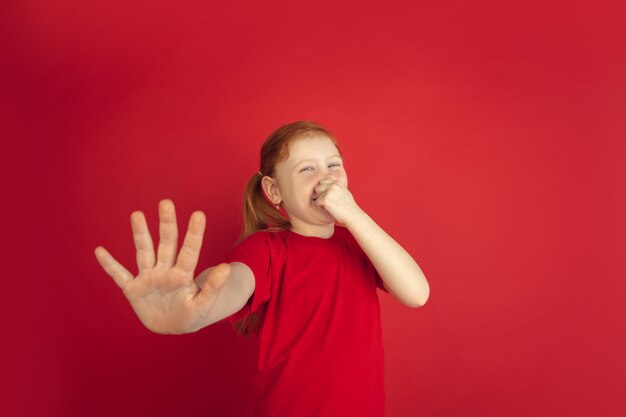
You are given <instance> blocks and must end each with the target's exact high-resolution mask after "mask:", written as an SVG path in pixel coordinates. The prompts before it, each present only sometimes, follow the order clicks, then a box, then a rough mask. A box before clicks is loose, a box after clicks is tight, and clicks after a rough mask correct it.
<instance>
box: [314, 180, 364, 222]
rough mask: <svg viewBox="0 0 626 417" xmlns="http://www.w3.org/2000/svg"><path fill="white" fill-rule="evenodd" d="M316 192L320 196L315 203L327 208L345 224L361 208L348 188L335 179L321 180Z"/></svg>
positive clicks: (336, 218)
mask: <svg viewBox="0 0 626 417" xmlns="http://www.w3.org/2000/svg"><path fill="white" fill-rule="evenodd" d="M315 193H316V194H317V195H318V198H317V200H315V201H314V202H313V204H314V205H315V206H317V207H320V208H323V209H325V210H326V211H327V212H329V213H330V214H331V215H332V216H333V217H334V218H335V220H337V221H338V222H339V223H341V224H343V225H345V224H346V223H347V222H348V221H349V220H350V219H351V218H352V217H354V216H355V215H357V214H358V213H359V211H360V210H361V208H360V207H359V206H358V205H357V204H356V201H354V197H353V196H352V193H351V192H350V191H349V190H348V188H347V187H346V186H345V185H343V184H342V183H341V182H339V181H337V180H335V179H332V178H324V179H323V180H321V181H320V182H319V183H318V184H317V185H316V186H315Z"/></svg>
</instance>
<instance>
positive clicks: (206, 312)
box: [94, 199, 254, 334]
mask: <svg viewBox="0 0 626 417" xmlns="http://www.w3.org/2000/svg"><path fill="white" fill-rule="evenodd" d="M159 217H160V226H159V232H160V235H161V240H160V242H159V247H158V254H157V256H155V253H154V247H153V243H152V238H151V237H150V232H149V230H148V226H147V224H146V220H145V217H144V215H143V213H142V212H140V211H136V212H133V213H132V214H131V227H132V229H133V237H134V241H135V246H136V248H137V266H138V268H139V274H138V275H137V276H136V277H134V278H133V275H132V274H131V273H130V272H129V271H128V270H127V269H126V268H124V267H123V266H122V265H121V264H119V263H118V262H117V261H116V260H115V259H114V258H113V257H112V256H111V255H110V254H109V252H108V251H107V250H106V249H104V248H103V247H102V246H98V247H97V248H96V249H95V251H94V252H95V255H96V258H97V260H98V262H99V263H100V265H101V266H102V268H103V269H104V270H105V272H106V273H107V274H109V275H110V276H111V277H112V278H113V279H114V281H115V283H116V284H117V285H118V286H119V287H120V288H121V289H122V291H123V292H124V295H125V296H126V298H127V299H128V301H129V302H130V304H131V306H132V308H133V310H134V311H135V313H136V314H137V316H138V317H139V319H140V320H141V322H142V323H143V324H144V325H145V326H146V327H147V328H148V329H150V330H152V331H153V332H155V333H163V334H181V333H191V332H195V331H197V330H199V329H201V328H203V327H206V326H208V325H210V324H212V323H215V322H216V321H218V320H221V319H222V318H224V317H227V316H229V315H231V314H233V313H235V312H236V311H238V310H239V309H241V307H242V306H243V305H244V304H245V303H246V301H247V300H248V298H250V295H251V294H252V292H253V291H254V275H253V273H252V271H251V270H250V269H249V268H248V267H247V266H246V265H244V264H242V263H238V262H234V263H232V264H228V263H221V264H218V265H216V266H214V267H211V268H208V269H207V270H205V271H204V272H203V273H202V274H200V275H201V276H199V277H198V278H197V279H194V276H193V273H194V270H195V268H196V265H197V263H198V257H199V254H200V247H201V246H202V238H203V235H204V228H205V223H206V219H205V216H204V213H202V212H200V211H197V212H194V213H193V214H192V215H191V218H190V220H189V229H188V231H187V234H186V235H185V240H184V242H183V246H182V248H181V249H180V252H179V253H178V256H176V253H177V245H178V227H177V225H176V213H175V209H174V203H173V202H172V201H171V200H169V199H166V200H162V201H161V202H159Z"/></svg>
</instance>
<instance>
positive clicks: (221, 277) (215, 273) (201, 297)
mask: <svg viewBox="0 0 626 417" xmlns="http://www.w3.org/2000/svg"><path fill="white" fill-rule="evenodd" d="M231 269H232V268H231V266H230V264H229V263H226V262H224V263H221V264H219V265H217V266H216V267H215V268H213V269H212V270H211V271H210V272H209V276H208V277H207V280H206V282H205V283H204V285H203V286H202V291H200V292H199V293H198V295H197V301H198V302H200V303H208V302H210V301H211V299H212V298H213V297H214V296H215V293H216V292H218V291H219V290H220V289H221V288H222V287H223V286H224V283H225V282H226V281H227V280H228V277H229V276H230V271H231Z"/></svg>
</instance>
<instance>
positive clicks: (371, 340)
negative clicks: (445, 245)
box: [95, 121, 430, 417]
mask: <svg viewBox="0 0 626 417" xmlns="http://www.w3.org/2000/svg"><path fill="white" fill-rule="evenodd" d="M244 197H245V198H244V210H243V211H244V230H243V233H242V235H241V236H240V238H239V240H238V242H237V244H236V245H235V247H234V248H232V249H231V250H230V252H229V254H228V256H227V258H226V259H225V262H222V263H220V264H218V265H216V266H214V267H210V268H208V269H206V270H205V271H203V272H202V273H200V275H198V276H197V277H196V278H194V270H195V268H196V264H197V261H198V256H199V252H200V247H201V245H202V238H203V234H204V228H205V222H206V219H205V216H204V213H202V212H200V211H196V212H194V213H192V215H191V218H190V221H189V227H188V231H187V234H186V236H185V240H184V242H183V246H182V248H181V250H180V252H179V254H178V256H176V252H177V242H178V229H177V226H176V215H175V211H174V204H173V202H172V201H171V200H167V199H166V200H162V201H161V202H160V203H159V217H160V229H159V232H160V237H161V240H160V242H159V247H158V253H157V256H156V259H155V254H154V248H153V245H152V238H151V237H150V232H149V231H148V227H147V225H146V221H145V218H144V215H143V213H142V212H140V211H135V212H133V213H132V214H131V225H132V229H133V236H134V241H135V246H136V247H137V265H138V267H139V275H138V276H137V277H136V278H133V276H132V274H131V273H130V272H129V271H128V270H127V269H125V268H124V267H123V266H122V265H120V264H119V263H118V262H117V261H116V260H115V259H114V258H113V257H112V256H111V255H110V254H109V253H108V252H107V251H106V250H105V249H104V248H103V247H101V246H98V247H97V248H96V249H95V255H96V258H97V260H98V262H99V263H100V265H102V267H103V268H104V270H105V271H106V272H107V274H109V275H110V276H111V277H112V278H113V279H114V280H115V282H116V283H117V285H119V287H120V288H121V289H122V291H123V292H124V295H125V296H126V298H127V299H128V301H129V302H130V304H131V305H132V307H133V309H134V311H135V313H136V314H137V316H138V317H139V319H140V320H141V322H142V323H143V324H144V325H145V326H146V327H147V328H148V329H150V330H152V331H154V332H156V333H163V334H167V333H170V334H172V333H173V334H181V333H190V332H195V331H197V330H199V329H201V328H203V327H205V326H208V325H210V324H213V323H215V322H217V321H220V320H222V319H226V320H227V321H229V322H231V323H233V325H234V326H235V327H236V328H237V329H238V330H239V331H240V332H241V333H242V334H246V335H247V334H249V333H250V331H252V330H254V331H256V332H257V333H258V334H259V357H258V372H257V379H256V384H255V386H256V397H257V405H256V413H255V415H256V416H257V417H261V416H263V417H266V416H267V417H281V416H292V417H293V416H297V417H307V416H324V417H333V416H342V417H345V416H360V417H365V416H372V417H380V416H383V415H384V386H383V370H384V362H383V360H384V358H383V345H382V333H381V325H380V308H379V303H378V297H377V294H376V288H380V289H381V290H383V291H386V292H388V293H390V294H391V295H392V296H393V297H395V298H396V299H397V300H398V301H400V302H401V303H402V304H404V305H406V306H409V307H419V306H422V305H424V303H425V302H426V300H427V299H428V296H429V292H430V289H429V285H428V282H427V281H426V278H425V276H424V274H423V273H422V271H421V269H420V267H419V266H418V265H417V263H416V262H415V261H414V260H413V258H412V257H411V256H410V255H409V254H408V253H407V252H406V251H405V250H404V249H403V248H402V247H401V246H400V245H399V244H398V243H397V242H396V241H394V240H393V239H392V238H391V237H390V236H389V235H388V234H387V233H386V232H385V231H384V230H382V229H381V228H380V227H379V226H378V225H377V224H376V223H375V222H374V221H373V220H372V219H371V218H370V217H369V216H368V215H367V214H366V213H365V212H364V211H363V210H362V209H361V208H360V207H359V206H358V205H357V203H356V202H355V200H354V198H353V196H352V194H351V193H350V191H348V177H347V174H346V171H345V168H344V164H343V158H342V156H341V152H340V151H339V146H338V144H337V141H336V139H335V138H334V136H333V135H332V133H331V132H329V131H328V130H327V129H325V128H323V127H322V126H320V125H319V124H316V123H314V122H310V121H299V122H294V123H290V124H287V125H285V126H282V127H281V128H279V129H278V130H276V131H275V132H274V133H273V134H272V135H270V137H269V138H268V139H267V140H266V141H265V143H264V144H263V146H262V148H261V169H260V171H258V172H257V173H256V174H255V175H254V176H253V177H252V179H251V180H250V181H249V183H248V185H247V187H246V191H245V196H244Z"/></svg>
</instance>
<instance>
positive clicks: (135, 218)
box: [130, 211, 154, 272]
mask: <svg viewBox="0 0 626 417" xmlns="http://www.w3.org/2000/svg"><path fill="white" fill-rule="evenodd" d="M130 226H131V228H132V229H133V240H134V241H135V248H137V255H136V257H137V267H138V268H139V272H141V271H143V270H145V269H150V268H154V246H153V244H152V236H150V230H148V225H147V224H146V217H145V216H144V215H143V213H142V212H141V211H134V212H132V214H131V215H130Z"/></svg>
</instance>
